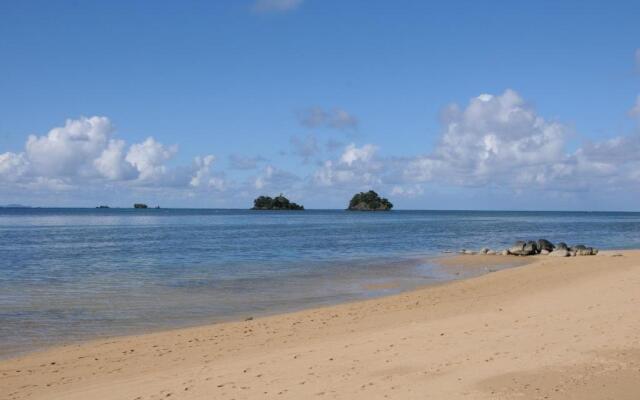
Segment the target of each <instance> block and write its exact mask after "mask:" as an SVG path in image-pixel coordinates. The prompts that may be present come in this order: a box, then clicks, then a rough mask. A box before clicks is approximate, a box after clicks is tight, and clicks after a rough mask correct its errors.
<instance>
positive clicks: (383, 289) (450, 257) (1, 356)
mask: <svg viewBox="0 0 640 400" xmlns="http://www.w3.org/2000/svg"><path fill="white" fill-rule="evenodd" d="M534 261H535V260H534V258H532V257H504V256H499V255H493V256H492V255H480V256H478V255H475V256H472V255H463V254H458V253H453V252H449V253H442V254H440V255H437V256H435V255H432V256H425V257H420V258H415V259H411V261H410V262H407V261H404V262H399V263H400V264H404V263H408V264H410V265H414V268H415V266H416V265H418V264H426V265H431V266H433V267H436V268H437V269H439V270H440V271H446V274H447V275H448V276H449V277H448V278H447V279H435V278H433V277H424V279H425V281H426V282H424V283H422V282H421V283H418V284H413V285H407V283H406V282H405V281H406V278H405V279H400V278H396V277H393V275H391V276H388V277H386V278H384V279H383V280H382V281H376V282H375V283H372V282H368V279H366V278H367V277H365V278H363V282H362V283H361V285H360V286H361V288H362V290H363V292H369V295H366V296H362V297H357V298H353V299H349V300H340V299H338V298H336V299H334V300H333V301H330V302H328V303H325V304H322V303H309V304H303V305H297V306H291V305H290V306H288V307H286V308H278V309H274V310H264V311H262V312H257V313H256V312H254V313H251V312H239V311H238V312H235V313H232V314H229V315H225V316H218V317H213V316H212V317H209V318H206V319H204V318H202V319H200V321H198V322H193V323H186V324H182V325H177V326H175V325H172V324H170V323H167V325H165V326H161V327H154V328H149V329H136V328H134V327H128V328H124V327H123V328H122V329H123V331H122V332H120V333H116V334H95V335H93V336H92V337H87V338H68V339H67V340H64V341H51V342H47V343H46V344H45V343H39V344H37V345H34V346H32V348H29V349H26V348H21V349H20V350H18V351H11V352H4V353H3V352H0V362H2V361H3V360H10V359H14V358H18V357H23V356H27V355H29V354H32V353H38V352H43V351H48V350H51V349H55V348H60V347H66V346H72V345H79V344H87V343H93V342H100V341H111V340H115V339H118V338H124V337H133V336H141V335H148V334H154V333H162V332H170V331H175V330H182V329H190V328H198V327H203V326H210V325H218V324H225V323H232V322H241V321H244V320H245V319H247V318H250V319H254V318H265V317H273V316H277V315H285V314H291V313H296V312H300V311H305V310H313V309H321V308H326V307H334V306H337V305H342V304H350V303H355V302H360V301H366V300H370V299H377V298H384V297H389V296H393V295H398V294H402V293H407V292H411V291H414V290H421V289H425V288H428V287H432V286H438V285H443V284H447V283H449V282H454V281H458V280H464V279H470V278H474V277H477V276H480V275H483V274H487V273H491V272H495V271H497V270H500V269H504V268H512V267H517V266H522V265H526V264H529V263H532V262H534ZM392 266H393V267H396V265H395V264H393V265H392ZM416 278H417V276H416Z"/></svg>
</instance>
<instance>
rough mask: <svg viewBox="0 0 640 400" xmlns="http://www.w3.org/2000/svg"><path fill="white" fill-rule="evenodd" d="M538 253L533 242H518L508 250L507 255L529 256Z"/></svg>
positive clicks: (536, 246)
mask: <svg viewBox="0 0 640 400" xmlns="http://www.w3.org/2000/svg"><path fill="white" fill-rule="evenodd" d="M537 253H538V245H537V244H536V242H534V241H529V242H524V241H522V240H518V241H517V242H515V243H514V244H513V245H512V246H511V247H510V248H509V254H512V255H514V256H530V255H533V254H537Z"/></svg>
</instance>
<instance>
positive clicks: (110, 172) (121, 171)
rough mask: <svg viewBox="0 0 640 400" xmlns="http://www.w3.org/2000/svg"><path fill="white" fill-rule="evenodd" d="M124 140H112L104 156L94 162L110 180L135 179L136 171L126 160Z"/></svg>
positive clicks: (104, 151) (103, 152) (103, 153)
mask: <svg viewBox="0 0 640 400" xmlns="http://www.w3.org/2000/svg"><path fill="white" fill-rule="evenodd" d="M125 147H126V143H125V142H124V140H116V139H111V140H110V141H109V144H108V145H107V147H106V148H105V149H104V150H103V151H102V154H100V156H99V157H98V158H96V159H95V160H94V161H93V164H94V166H95V167H96V169H97V170H98V172H100V174H101V175H102V176H104V177H105V178H107V179H110V180H114V181H116V180H128V179H135V177H136V175H137V174H136V170H135V168H134V167H133V165H132V164H130V163H129V162H128V161H127V160H125Z"/></svg>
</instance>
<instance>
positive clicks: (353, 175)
mask: <svg viewBox="0 0 640 400" xmlns="http://www.w3.org/2000/svg"><path fill="white" fill-rule="evenodd" d="M377 149H378V148H377V147H376V146H374V145H371V144H365V145H363V146H361V147H357V146H356V145H355V144H353V143H352V144H349V145H348V146H346V147H345V149H344V151H343V152H342V154H341V155H340V157H339V158H338V160H337V161H336V160H327V161H325V162H324V163H323V165H322V166H321V167H320V168H318V169H317V170H316V171H315V173H314V175H313V182H314V183H315V184H316V185H319V186H325V187H328V186H339V187H344V186H348V185H356V186H357V187H363V185H364V186H366V185H374V184H379V183H381V181H382V180H381V177H380V176H381V175H382V174H383V173H384V170H383V168H384V166H385V163H384V162H383V161H381V160H377V159H376V157H375V155H376V151H377Z"/></svg>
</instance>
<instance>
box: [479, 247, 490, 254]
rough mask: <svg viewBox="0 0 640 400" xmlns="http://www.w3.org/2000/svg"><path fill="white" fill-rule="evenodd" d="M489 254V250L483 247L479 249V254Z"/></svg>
mask: <svg viewBox="0 0 640 400" xmlns="http://www.w3.org/2000/svg"><path fill="white" fill-rule="evenodd" d="M488 252H489V249H488V248H486V247H483V248H482V249H480V254H487V253H488Z"/></svg>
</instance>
